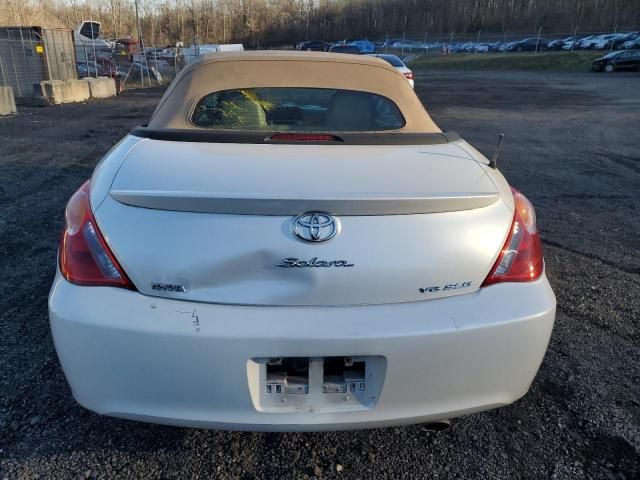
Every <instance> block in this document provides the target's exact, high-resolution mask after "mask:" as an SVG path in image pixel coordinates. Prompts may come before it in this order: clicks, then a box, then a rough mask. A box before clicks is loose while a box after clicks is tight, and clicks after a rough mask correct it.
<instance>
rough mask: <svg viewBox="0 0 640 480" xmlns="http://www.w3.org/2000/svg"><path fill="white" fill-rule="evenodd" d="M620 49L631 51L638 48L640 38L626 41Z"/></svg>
mask: <svg viewBox="0 0 640 480" xmlns="http://www.w3.org/2000/svg"><path fill="white" fill-rule="evenodd" d="M622 48H624V49H627V50H629V49H633V48H640V36H638V37H637V38H636V39H635V40H627V41H626V42H624V43H623V44H622Z"/></svg>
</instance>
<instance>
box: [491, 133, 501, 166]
mask: <svg viewBox="0 0 640 480" xmlns="http://www.w3.org/2000/svg"><path fill="white" fill-rule="evenodd" d="M502 139H504V133H501V134H500V135H498V146H497V147H496V151H495V152H494V154H493V157H491V160H489V166H490V167H491V168H496V163H498V154H499V153H500V145H502Z"/></svg>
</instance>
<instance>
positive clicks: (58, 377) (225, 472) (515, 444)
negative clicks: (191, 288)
mask: <svg viewBox="0 0 640 480" xmlns="http://www.w3.org/2000/svg"><path fill="white" fill-rule="evenodd" d="M417 92H418V94H419V95H420V96H421V98H422V99H423V100H424V102H425V104H426V105H427V106H428V108H429V110H430V111H431V112H432V114H433V116H434V118H435V119H436V121H437V122H439V123H440V124H441V125H442V126H443V128H445V129H455V130H457V131H458V132H459V133H460V134H462V135H463V136H464V137H466V138H467V139H468V140H469V141H471V142H472V143H474V144H475V145H477V146H478V147H479V149H480V150H481V151H483V152H484V153H485V154H490V152H491V151H492V148H493V145H494V143H495V140H496V139H497V135H498V133H499V132H504V133H505V134H506V139H505V142H504V144H503V149H502V152H501V155H500V160H499V164H500V168H501V169H502V171H503V172H504V173H505V175H506V176H507V178H508V179H509V180H510V181H511V182H512V184H513V185H514V186H516V187H517V188H519V189H521V190H522V191H523V192H524V193H525V194H526V195H528V196H529V198H530V199H531V200H532V201H533V203H534V204H535V206H536V207H537V212H538V218H539V225H540V228H541V230H542V234H543V238H544V248H545V254H546V261H547V269H548V275H549V277H550V280H551V283H552V284H553V287H554V289H555V292H556V295H557V297H558V316H557V323H556V327H555V330H554V333H553V337H552V339H551V344H550V347H549V351H548V353H547V355H546V357H545V360H544V362H543V364H542V367H541V370H540V372H539V374H538V376H537V377H536V380H535V381H534V384H533V386H532V388H531V390H530V392H529V393H528V394H527V395H526V396H525V397H524V398H523V399H521V400H520V401H518V402H516V403H515V404H514V405H511V406H509V407H506V408H502V409H499V410H495V411H490V412H486V413H482V414H477V415H472V416H468V417H465V418H462V419H458V420H456V421H454V423H453V425H452V428H451V429H450V430H448V431H446V432H443V433H438V434H435V433H430V432H427V431H425V430H424V428H423V427H421V426H420V425H417V426H411V427H405V428H390V429H381V430H370V431H355V432H341V433H315V434H264V433H255V434H253V433H233V432H219V431H205V430H189V429H181V428H172V427H164V426H157V425H149V424H143V423H136V422H131V421H125V420H119V419H113V418H105V417H100V416H98V415H96V414H93V413H91V412H89V411H86V410H84V409H83V408H81V407H80V406H78V405H77V404H76V403H75V402H74V400H73V398H72V397H71V393H70V391H69V388H68V386H67V384H66V381H65V379H64V376H63V373H62V371H61V369H60V366H59V363H58V360H57V357H56V354H55V351H54V348H53V343H52V339H51V335H50V332H49V325H48V320H47V294H48V291H49V286H50V284H51V280H52V277H53V274H54V268H55V267H54V265H55V255H56V248H57V243H58V238H59V234H60V231H61V228H62V222H63V209H64V206H65V203H66V200H67V199H68V197H69V196H70V195H71V194H72V193H73V192H74V191H75V190H76V188H77V187H78V186H79V185H80V184H81V183H82V182H83V181H84V180H85V179H86V178H87V177H89V175H90V174H91V171H92V169H93V166H94V165H95V163H96V162H97V161H98V159H99V158H100V156H101V155H102V154H103V153H104V152H106V151H107V150H108V149H109V148H110V147H111V146H112V145H113V144H114V142H116V141H117V140H118V139H119V138H120V137H122V136H123V135H124V134H125V133H126V132H127V131H128V130H129V129H130V128H131V127H132V126H135V125H137V124H142V123H145V121H146V120H147V118H148V116H149V114H150V113H151V111H152V109H153V108H154V105H155V104H156V102H157V101H158V98H159V95H160V94H161V92H160V91H136V92H131V93H128V94H126V95H123V96H121V97H120V98H117V99H113V100H107V101H100V102H92V103H89V104H85V105H68V106H60V107H55V108H42V109H29V108H23V109H21V112H20V114H19V115H18V116H16V117H13V118H8V119H0V139H1V140H0V179H2V181H1V182H0V315H1V319H0V479H3V478H11V479H12V478H41V479H45V478H46V479H48V478H61V479H68V478H211V477H217V478H240V479H253V478H274V479H279V478H285V479H288V478H296V479H297V478H312V477H323V478H345V479H346V478H349V479H356V478H407V479H416V478H482V479H587V478H594V479H619V480H622V479H627V480H629V479H638V478H640V348H639V346H640V151H639V147H640V128H639V126H640V75H637V74H635V75H634V74H632V75H590V74H585V75H566V74H565V75H561V74H555V75H543V74H532V73H528V74H524V73H516V72H503V73H487V72H485V73H472V72H455V71H451V72H417Z"/></svg>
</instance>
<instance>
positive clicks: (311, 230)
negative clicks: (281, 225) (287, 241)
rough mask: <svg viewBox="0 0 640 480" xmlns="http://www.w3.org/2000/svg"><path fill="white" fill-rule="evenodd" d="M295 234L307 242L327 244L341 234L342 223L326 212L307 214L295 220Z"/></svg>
mask: <svg viewBox="0 0 640 480" xmlns="http://www.w3.org/2000/svg"><path fill="white" fill-rule="evenodd" d="M292 229H293V234H294V235H295V236H296V237H298V238H299V239H300V240H303V241H305V242H314V243H315V242H326V241H327V240H330V239H332V238H333V237H335V236H336V235H337V234H338V233H340V221H339V220H338V219H337V218H335V217H333V216H332V215H329V214H328V213H324V212H307V213H303V214H302V215H298V216H297V217H296V218H294V219H293V228H292Z"/></svg>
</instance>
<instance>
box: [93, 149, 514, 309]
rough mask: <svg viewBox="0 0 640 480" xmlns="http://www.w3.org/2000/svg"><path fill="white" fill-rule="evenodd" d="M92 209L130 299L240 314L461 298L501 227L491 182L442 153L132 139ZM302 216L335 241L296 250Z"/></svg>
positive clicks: (505, 217) (471, 163) (478, 277)
mask: <svg viewBox="0 0 640 480" xmlns="http://www.w3.org/2000/svg"><path fill="white" fill-rule="evenodd" d="M93 207H94V209H95V215H96V219H97V221H98V223H99V225H100V228H101V230H102V232H103V234H104V235H105V237H106V239H107V242H108V243H109V246H110V247H111V248H112V251H113V252H114V254H115V256H116V258H117V259H118V260H119V261H120V262H121V265H122V267H123V268H124V269H125V271H126V272H127V274H128V275H129V277H130V278H131V280H132V281H133V282H134V284H135V285H136V287H137V288H138V289H139V290H140V292H141V293H144V294H149V295H156V296H163V297H171V298H180V299H185V300H194V301H201V302H215V303H228V304H248V305H360V304H376V303H393V302H405V301H415V300H423V299H431V298H438V297H442V296H450V295H456V294H461V293H470V292H472V291H475V290H476V289H477V288H478V287H479V286H480V284H481V283H482V281H483V280H484V278H485V276H486V275H487V273H488V271H489V270H490V268H491V266H492V265H493V262H494V261H495V258H496V257H497V254H498V252H499V250H500V248H501V247H502V244H503V242H504V239H505V237H506V234H507V231H508V229H509V226H510V224H511V219H512V211H510V209H509V208H508V207H507V206H506V205H505V203H504V202H502V201H500V195H499V192H498V190H497V189H496V187H495V185H494V183H493V182H492V180H491V178H490V177H489V176H488V175H487V173H486V172H485V170H484V169H483V168H482V167H481V166H480V165H479V164H478V163H477V162H476V161H475V160H473V159H472V158H471V157H470V156H469V155H468V154H467V153H466V152H465V151H464V150H463V149H461V148H459V146H458V145H456V143H455V142H453V143H448V144H440V145H429V146H404V145H401V146H398V145H394V146H379V145H378V146H361V145H358V146H352V145H327V146H323V145H259V144H256V145H254V144H208V143H197V142H193V143H191V142H169V141H159V140H144V141H142V142H140V143H139V144H138V145H137V146H136V148H135V149H132V151H131V152H130V153H129V155H128V156H127V158H126V160H125V161H124V162H123V164H122V165H121V167H120V169H119V170H118V172H117V174H116V175H115V178H113V181H112V182H111V188H110V192H109V195H107V196H106V197H105V199H104V201H102V202H100V203H99V205H96V204H95V203H94V205H93ZM308 211H316V212H327V213H329V214H331V215H333V216H334V217H336V218H337V219H338V221H339V222H340V224H341V230H340V232H339V234H337V235H336V236H335V237H334V238H332V239H331V240H328V241H326V242H322V243H309V242H304V241H301V240H300V239H299V238H297V237H296V236H295V234H294V233H293V229H292V227H293V222H294V219H295V216H297V215H299V214H302V213H305V212H308ZM282 265H285V266H282ZM349 265H352V266H349Z"/></svg>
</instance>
